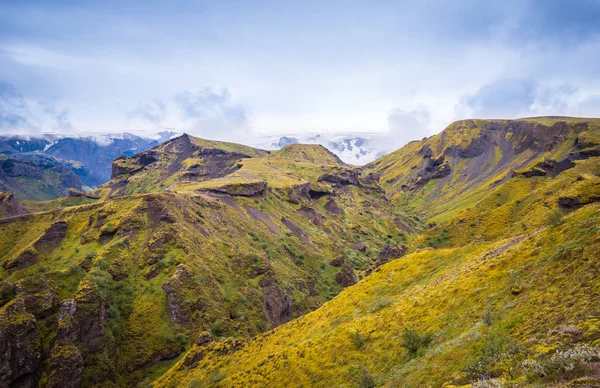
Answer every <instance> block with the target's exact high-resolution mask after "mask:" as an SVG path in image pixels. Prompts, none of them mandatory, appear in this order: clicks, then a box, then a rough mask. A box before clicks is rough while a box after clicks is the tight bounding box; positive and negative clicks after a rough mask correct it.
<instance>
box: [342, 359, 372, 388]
mask: <svg viewBox="0 0 600 388" xmlns="http://www.w3.org/2000/svg"><path fill="white" fill-rule="evenodd" d="M349 372H350V375H351V376H352V378H353V379H354V381H356V385H357V386H358V387H360V388H375V387H376V386H377V384H376V383H375V378H374V377H373V376H372V375H371V374H370V373H369V371H368V370H367V368H365V367H364V366H362V365H358V364H354V365H352V366H351V367H350V369H349Z"/></svg>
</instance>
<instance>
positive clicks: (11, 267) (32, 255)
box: [2, 249, 38, 271]
mask: <svg viewBox="0 0 600 388" xmlns="http://www.w3.org/2000/svg"><path fill="white" fill-rule="evenodd" d="M37 257H38V253H37V251H35V250H33V249H27V250H25V251H24V252H21V254H20V255H19V256H17V257H15V258H13V259H8V260H6V261H5V262H4V263H3V264H2V267H3V268H4V269H5V270H7V271H17V270H20V269H23V268H27V267H29V266H31V265H34V264H35V263H37Z"/></svg>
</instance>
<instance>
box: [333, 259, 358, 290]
mask: <svg viewBox="0 0 600 388" xmlns="http://www.w3.org/2000/svg"><path fill="white" fill-rule="evenodd" d="M356 281H357V278H356V274H355V273H354V270H353V269H352V266H351V265H350V263H345V264H344V265H343V266H342V267H341V269H340V271H339V272H338V273H337V274H336V275H335V282H336V283H337V284H339V285H340V286H341V287H343V288H346V287H349V286H352V285H354V284H356Z"/></svg>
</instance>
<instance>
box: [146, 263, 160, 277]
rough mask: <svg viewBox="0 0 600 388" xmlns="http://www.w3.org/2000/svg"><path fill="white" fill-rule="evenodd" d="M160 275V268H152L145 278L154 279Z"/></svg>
mask: <svg viewBox="0 0 600 388" xmlns="http://www.w3.org/2000/svg"><path fill="white" fill-rule="evenodd" d="M159 273H160V268H159V267H158V266H154V267H151V268H150V270H149V271H148V273H147V274H146V276H145V279H146V280H151V279H154V278H155V277H156V276H158V274H159Z"/></svg>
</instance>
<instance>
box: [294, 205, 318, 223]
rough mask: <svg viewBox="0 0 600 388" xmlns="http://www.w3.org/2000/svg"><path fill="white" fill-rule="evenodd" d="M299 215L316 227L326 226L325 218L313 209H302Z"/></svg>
mask: <svg viewBox="0 0 600 388" xmlns="http://www.w3.org/2000/svg"><path fill="white" fill-rule="evenodd" d="M298 213H300V214H301V215H303V216H304V217H306V218H308V219H309V220H310V221H311V222H312V223H313V224H314V225H315V226H323V224H324V217H323V216H322V215H320V214H319V213H318V212H317V211H316V210H315V209H313V208H310V207H301V208H300V209H299V210H298Z"/></svg>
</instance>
